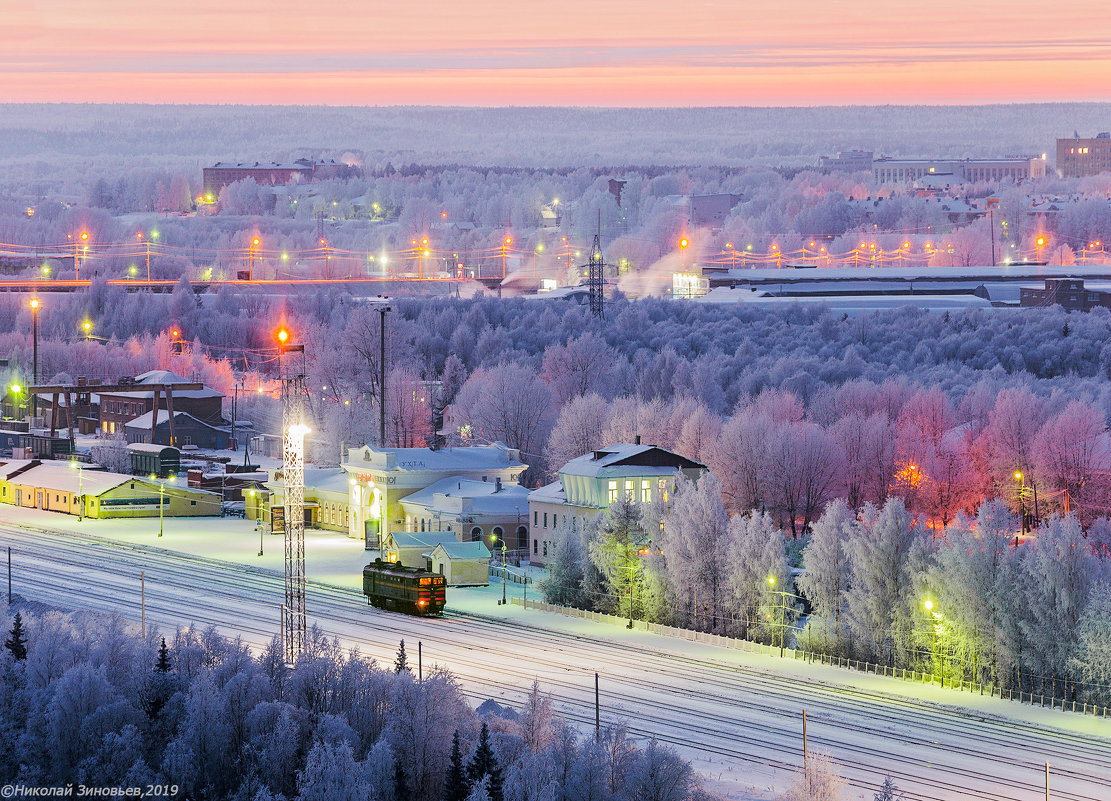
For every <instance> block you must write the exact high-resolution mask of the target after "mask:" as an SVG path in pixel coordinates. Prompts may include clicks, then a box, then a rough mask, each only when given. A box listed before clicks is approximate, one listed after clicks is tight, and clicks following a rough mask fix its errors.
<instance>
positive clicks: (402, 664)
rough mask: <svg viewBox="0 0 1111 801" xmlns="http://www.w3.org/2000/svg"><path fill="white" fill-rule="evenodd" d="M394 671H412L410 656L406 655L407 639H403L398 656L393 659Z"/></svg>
mask: <svg viewBox="0 0 1111 801" xmlns="http://www.w3.org/2000/svg"><path fill="white" fill-rule="evenodd" d="M393 669H394V673H401V672H402V671H405V672H406V673H410V674H411V673H412V672H413V671H412V670H410V669H409V657H408V656H406V655H405V640H402V641H401V646H400V647H399V648H398V649H397V658H396V659H394V661H393Z"/></svg>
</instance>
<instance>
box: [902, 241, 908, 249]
mask: <svg viewBox="0 0 1111 801" xmlns="http://www.w3.org/2000/svg"><path fill="white" fill-rule="evenodd" d="M909 249H910V242H904V243H903V250H909Z"/></svg>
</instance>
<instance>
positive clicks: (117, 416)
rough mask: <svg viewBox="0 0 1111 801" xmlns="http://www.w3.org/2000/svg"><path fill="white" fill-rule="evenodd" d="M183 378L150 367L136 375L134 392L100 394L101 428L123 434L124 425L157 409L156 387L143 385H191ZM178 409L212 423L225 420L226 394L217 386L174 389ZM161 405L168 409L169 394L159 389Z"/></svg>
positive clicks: (174, 401)
mask: <svg viewBox="0 0 1111 801" xmlns="http://www.w3.org/2000/svg"><path fill="white" fill-rule="evenodd" d="M188 383H191V382H190V381H189V380H188V379H186V378H183V377H182V376H180V375H177V374H176V373H172V372H170V371H169V370H151V371H150V372H148V373H143V374H142V375H140V376H136V377H135V391H133V392H112V393H101V394H100V430H101V431H102V432H103V433H105V434H123V433H125V431H124V426H125V425H126V424H127V423H129V422H130V421H132V420H134V419H135V418H136V417H141V416H142V415H144V414H146V413H147V412H150V411H153V409H154V395H155V390H153V389H144V388H143V385H144V384H168V385H170V386H173V385H174V384H188ZM173 404H174V411H175V412H186V413H188V414H190V415H192V416H193V417H195V418H197V419H198V420H201V421H203V422H205V423H208V424H210V425H222V424H224V423H225V421H224V416H223V405H224V396H223V395H222V394H221V393H219V392H217V391H216V390H214V389H209V388H208V387H205V388H204V389H189V390H181V391H180V392H178V391H174V392H173ZM158 408H159V409H167V408H168V407H167V405H166V394H165V393H164V392H159V394H158Z"/></svg>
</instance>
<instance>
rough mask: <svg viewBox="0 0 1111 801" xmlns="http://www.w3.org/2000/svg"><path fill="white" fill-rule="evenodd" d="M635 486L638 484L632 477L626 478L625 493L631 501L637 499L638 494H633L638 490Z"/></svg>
mask: <svg viewBox="0 0 1111 801" xmlns="http://www.w3.org/2000/svg"><path fill="white" fill-rule="evenodd" d="M635 487H636V484H635V483H634V482H633V480H632V479H631V478H627V479H625V495H626V496H627V497H628V498H629V500H630V501H635V500H636V495H634V494H633V493H634V492H636V490H635V489H634V488H635Z"/></svg>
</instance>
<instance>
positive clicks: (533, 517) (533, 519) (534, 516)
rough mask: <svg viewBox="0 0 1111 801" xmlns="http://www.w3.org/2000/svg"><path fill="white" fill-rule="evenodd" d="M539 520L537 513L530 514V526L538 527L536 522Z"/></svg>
mask: <svg viewBox="0 0 1111 801" xmlns="http://www.w3.org/2000/svg"><path fill="white" fill-rule="evenodd" d="M539 520H540V513H539V512H533V513H532V525H533V526H539V525H540V523H539V522H537V521H539Z"/></svg>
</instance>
